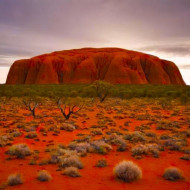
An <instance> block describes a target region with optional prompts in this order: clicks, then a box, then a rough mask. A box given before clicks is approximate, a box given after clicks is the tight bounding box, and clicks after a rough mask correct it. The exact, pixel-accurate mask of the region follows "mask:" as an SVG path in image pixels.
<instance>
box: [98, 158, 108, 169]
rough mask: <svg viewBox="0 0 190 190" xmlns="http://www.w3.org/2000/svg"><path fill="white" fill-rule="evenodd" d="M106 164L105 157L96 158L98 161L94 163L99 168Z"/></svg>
mask: <svg viewBox="0 0 190 190" xmlns="http://www.w3.org/2000/svg"><path fill="white" fill-rule="evenodd" d="M106 166H107V161H106V159H101V160H98V162H97V163H96V167H99V168H103V167H106Z"/></svg>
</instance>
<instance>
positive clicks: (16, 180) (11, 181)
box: [7, 173, 23, 186]
mask: <svg viewBox="0 0 190 190" xmlns="http://www.w3.org/2000/svg"><path fill="white" fill-rule="evenodd" d="M22 183H23V180H22V177H21V174H19V173H16V174H11V175H9V177H8V179H7V184H8V185H10V186H14V185H20V184H22Z"/></svg>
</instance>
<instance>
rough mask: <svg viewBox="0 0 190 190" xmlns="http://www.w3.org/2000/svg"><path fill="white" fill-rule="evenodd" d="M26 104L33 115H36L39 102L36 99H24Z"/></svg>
mask: <svg viewBox="0 0 190 190" xmlns="http://www.w3.org/2000/svg"><path fill="white" fill-rule="evenodd" d="M23 103H24V105H25V106H26V108H27V109H28V110H29V111H30V112H31V113H32V116H33V117H36V113H35V111H36V108H37V107H38V105H39V104H38V102H36V101H34V100H29V101H25V100H23Z"/></svg>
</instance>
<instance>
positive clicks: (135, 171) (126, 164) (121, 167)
mask: <svg viewBox="0 0 190 190" xmlns="http://www.w3.org/2000/svg"><path fill="white" fill-rule="evenodd" d="M113 172H114V175H115V177H116V178H117V179H120V180H122V181H125V182H132V181H135V180H138V179H140V178H141V177H142V171H141V169H140V168H139V167H138V166H137V165H136V164H135V163H133V162H132V161H122V162H120V163H119V164H117V165H116V166H115V168H114V170H113Z"/></svg>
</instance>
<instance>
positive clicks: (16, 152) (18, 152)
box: [7, 144, 31, 158]
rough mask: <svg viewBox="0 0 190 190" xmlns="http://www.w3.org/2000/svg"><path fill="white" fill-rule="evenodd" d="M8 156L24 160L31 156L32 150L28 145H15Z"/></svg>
mask: <svg viewBox="0 0 190 190" xmlns="http://www.w3.org/2000/svg"><path fill="white" fill-rule="evenodd" d="M7 154H10V155H11V156H16V157H17V158H24V157H25V156H30V155H31V150H30V148H29V147H28V146H27V145H26V144H15V145H13V146H11V147H10V148H9V150H8V152H7Z"/></svg>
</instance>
